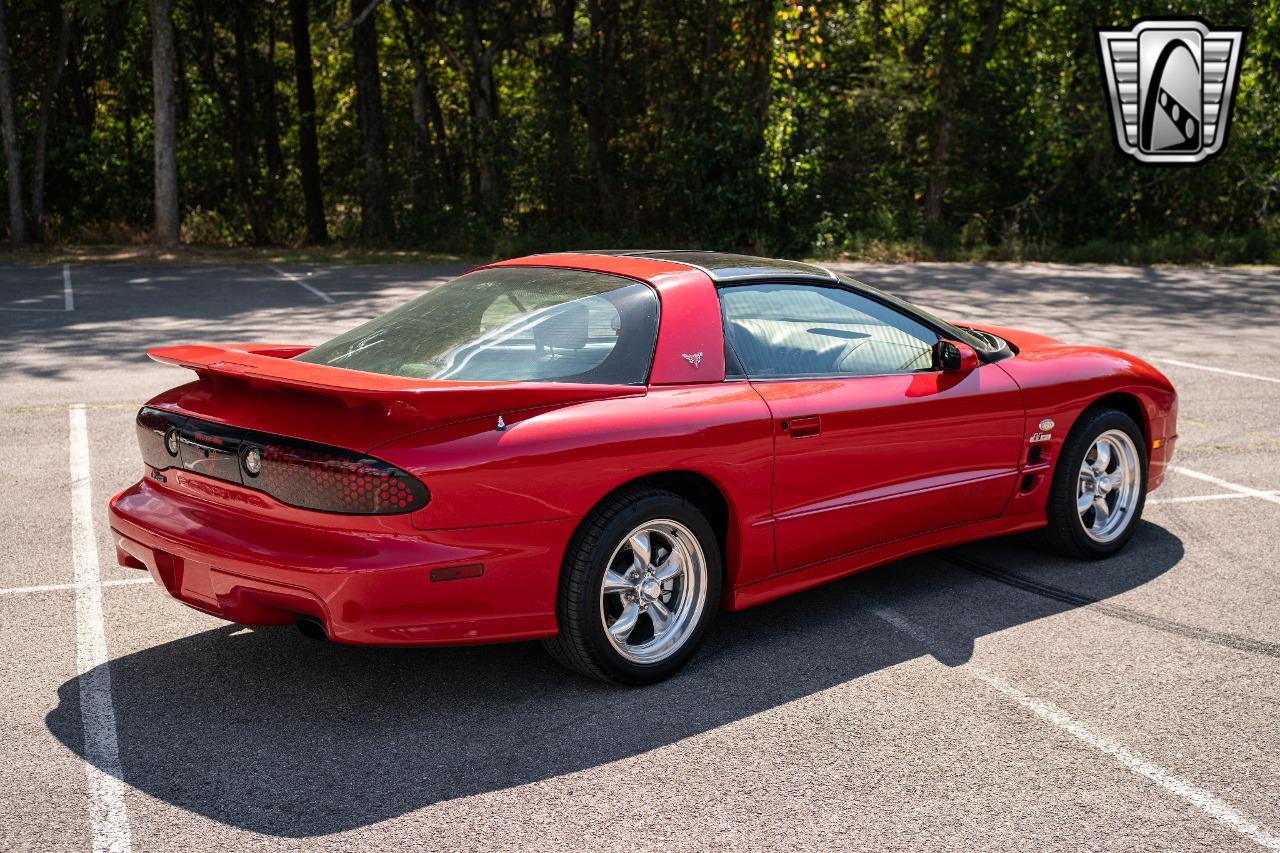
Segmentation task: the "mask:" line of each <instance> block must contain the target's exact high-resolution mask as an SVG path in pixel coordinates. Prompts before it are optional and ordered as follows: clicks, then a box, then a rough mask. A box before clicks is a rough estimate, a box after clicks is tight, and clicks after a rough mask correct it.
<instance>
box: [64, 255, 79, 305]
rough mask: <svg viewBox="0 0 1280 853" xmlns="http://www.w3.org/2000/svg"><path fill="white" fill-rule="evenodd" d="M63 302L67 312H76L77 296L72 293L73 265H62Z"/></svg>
mask: <svg viewBox="0 0 1280 853" xmlns="http://www.w3.org/2000/svg"><path fill="white" fill-rule="evenodd" d="M62 300H63V302H65V303H66V309H65V310H67V311H74V310H76V296H75V294H74V293H72V292H71V264H63V265H62Z"/></svg>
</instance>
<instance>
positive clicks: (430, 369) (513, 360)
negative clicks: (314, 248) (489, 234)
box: [296, 267, 658, 385]
mask: <svg viewBox="0 0 1280 853" xmlns="http://www.w3.org/2000/svg"><path fill="white" fill-rule="evenodd" d="M657 334H658V296H657V294H656V293H655V292H654V291H653V290H652V289H651V288H650V287H648V286H647V285H644V284H640V283H637V282H633V281H631V280H630V279H625V278H620V277H618V276H613V275H608V274H605V273H598V272H588V271H584V270H568V269H556V268H550V267H496V268H492V269H482V270H477V271H475V272H472V273H468V274H467V275H464V276H461V277H459V278H456V279H454V280H453V281H450V282H448V283H446V284H443V285H441V286H439V287H436V288H434V289H432V290H431V291H429V292H428V293H425V294H423V295H422V296H419V297H418V298H417V299H414V300H413V301H411V302H408V303H406V304H405V305H402V306H400V307H399V308H396V309H395V310H393V311H391V312H389V313H387V314H384V315H383V316H381V317H378V318H377V319H375V320H371V321H370V322H368V323H365V324H364V325H362V326H359V327H357V328H355V329H352V330H351V331H349V332H345V333H344V334H341V335H339V336H338V337H336V338H333V339H332V340H330V341H327V342H325V343H323V344H320V345H319V346H317V347H315V348H314V349H311V350H309V351H307V352H305V353H303V354H302V355H299V356H297V357H296V358H297V360H298V361H305V362H311V363H313V364H325V365H329V366H331V367H343V368H347V369H349V370H362V371H365V372H368V373H382V374H388V375H392V376H406V377H413V378H418V379H444V380H458V381H508V382H510V381H530V382H575V383H590V384H600V385H640V384H643V383H644V382H645V381H646V380H647V379H648V375H649V366H650V363H651V362H652V360H653V349H654V345H655V342H656V340H657Z"/></svg>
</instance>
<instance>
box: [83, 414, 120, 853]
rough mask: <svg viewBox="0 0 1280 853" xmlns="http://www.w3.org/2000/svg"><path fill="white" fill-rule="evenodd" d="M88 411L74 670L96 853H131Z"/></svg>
mask: <svg viewBox="0 0 1280 853" xmlns="http://www.w3.org/2000/svg"><path fill="white" fill-rule="evenodd" d="M87 420H88V419H87V416H86V414H85V407H84V406H82V405H75V406H72V407H71V411H70V422H71V423H70V426H71V431H70V436H71V440H70V454H69V457H70V467H71V555H72V563H73V564H74V566H75V589H76V667H77V670H78V672H79V673H80V675H79V677H78V679H77V681H78V682H79V685H80V718H81V721H82V722H83V725H84V759H85V762H84V766H85V772H86V774H87V775H88V780H89V814H90V821H91V828H92V836H93V849H94V853H106V852H107V851H110V853H127V851H128V850H129V849H130V847H131V846H132V841H131V837H130V833H129V814H128V811H127V810H126V808H125V802H124V782H123V781H122V779H123V776H124V773H123V769H122V767H121V764H120V744H119V741H118V735H117V732H116V711H115V705H114V704H113V702H112V699H111V665H110V663H109V662H108V659H107V634H106V628H105V626H104V624H103V619H102V572H101V569H100V567H99V565H98V543H97V540H96V538H95V536H94V532H93V516H94V513H93V489H92V485H91V482H90V479H89V430H88V423H87Z"/></svg>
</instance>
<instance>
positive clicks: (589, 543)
mask: <svg viewBox="0 0 1280 853" xmlns="http://www.w3.org/2000/svg"><path fill="white" fill-rule="evenodd" d="M654 519H671V520H673V521H677V522H679V523H680V524H682V525H684V526H685V527H686V528H688V530H689V531H690V532H691V533H692V534H693V535H694V537H695V538H696V539H697V541H698V544H699V545H700V546H701V548H702V553H703V559H704V561H705V563H706V583H705V586H704V588H705V590H706V593H705V601H704V603H703V606H702V609H701V614H700V616H699V617H698V618H697V620H696V622H695V624H694V626H693V628H692V631H691V633H690V634H689V635H688V636H687V638H686V639H685V641H684V643H683V644H682V645H681V646H679V648H677V649H676V650H674V651H673V652H671V653H670V656H668V657H666V658H664V659H662V660H661V661H659V662H655V663H645V664H640V663H636V662H634V661H632V660H629V659H627V658H626V657H624V656H623V655H622V654H621V653H619V651H618V650H617V649H615V648H614V647H613V645H612V643H611V642H610V640H609V638H608V637H606V635H605V626H604V623H603V621H602V620H601V603H600V594H601V593H600V591H601V585H602V584H603V582H604V573H605V570H606V569H607V568H608V566H606V562H607V561H608V560H609V559H610V557H611V556H612V555H613V553H614V551H615V549H616V548H617V547H618V546H619V544H620V543H621V542H622V540H623V538H624V537H626V536H627V534H628V533H630V532H631V531H633V530H634V529H635V528H636V527H638V526H640V525H642V524H644V523H645V522H646V521H650V520H654ZM720 583H721V567H720V548H719V546H718V544H717V542H716V537H715V533H714V532H713V531H712V529H711V525H710V524H709V523H708V522H707V519H706V517H705V516H704V515H703V514H702V512H701V511H700V510H699V509H698V508H697V507H696V506H694V505H693V504H691V503H690V502H689V501H687V500H685V499H684V498H682V497H680V496H679V495H676V494H672V493H671V492H667V491H663V490H660V489H653V488H643V487H641V488H635V489H625V490H622V491H619V492H616V493H615V494H612V495H610V496H609V497H607V498H606V499H605V500H604V501H602V502H601V503H600V504H599V505H598V506H596V507H595V509H593V510H592V511H591V512H590V513H589V514H588V515H587V517H586V518H585V519H584V520H583V523H582V524H581V525H580V526H579V528H578V530H577V532H576V533H575V534H574V535H573V538H572V539H571V540H570V541H569V546H568V548H566V549H565V555H564V561H563V563H562V564H561V567H560V585H559V590H558V593H557V596H556V621H557V622H558V623H559V627H560V633H559V634H557V635H556V636H555V637H552V638H550V639H548V640H544V641H543V645H544V646H545V647H546V649H547V651H548V652H549V653H550V654H551V656H552V657H553V658H555V660H556V661H557V662H558V663H560V664H561V665H563V666H566V667H568V668H569V669H573V670H576V671H577V672H580V673H582V674H583V675H586V676H588V677H590V678H595V679H598V680H601V681H611V682H614V683H617V684H633V685H638V684H652V683H654V682H657V681H661V680H662V679H664V678H667V677H669V676H671V675H672V674H674V673H675V672H676V671H677V670H679V669H680V668H681V667H682V666H684V665H685V663H687V662H688V660H689V658H691V657H693V655H694V653H695V652H696V651H697V650H698V646H699V644H700V643H701V642H702V639H703V637H705V636H706V632H707V629H708V628H709V627H710V626H711V623H712V622H713V621H714V619H715V614H716V611H717V610H718V609H719V606H720Z"/></svg>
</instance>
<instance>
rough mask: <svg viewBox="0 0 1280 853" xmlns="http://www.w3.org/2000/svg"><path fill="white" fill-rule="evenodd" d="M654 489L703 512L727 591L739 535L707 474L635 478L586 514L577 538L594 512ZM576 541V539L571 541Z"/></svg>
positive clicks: (726, 500) (656, 474)
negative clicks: (627, 493) (622, 494)
mask: <svg viewBox="0 0 1280 853" xmlns="http://www.w3.org/2000/svg"><path fill="white" fill-rule="evenodd" d="M646 487H647V488H654V489H662V490H663V491H667V492H671V493H672V494H674V495H678V496H680V497H682V498H684V499H685V500H687V501H688V502H689V503H691V504H693V505H694V506H695V507H697V508H698V509H699V511H701V512H702V514H703V515H704V516H705V517H706V519H707V523H708V524H710V525H711V530H712V531H713V532H714V533H715V537H716V545H717V546H718V547H719V549H720V571H721V576H722V577H721V580H722V582H723V586H724V588H727V587H728V585H729V584H730V582H731V581H732V579H733V577H734V576H735V574H736V571H735V569H736V562H737V551H738V537H737V536H736V535H735V527H734V518H735V516H734V512H733V507H732V504H731V503H730V501H729V498H728V495H727V494H726V492H725V490H724V488H723V487H721V486H720V485H719V484H718V483H716V482H715V481H714V480H713V479H711V478H710V477H708V476H707V475H706V474H702V473H699V472H697V471H691V470H687V469H675V470H670V471H653V472H650V473H648V474H642V475H640V476H638V477H633V478H632V479H630V480H627V481H625V482H623V483H619V484H618V485H617V486H615V487H613V488H612V489H610V490H609V491H608V492H606V493H605V494H603V495H601V496H600V498H599V499H598V500H597V501H596V502H595V503H593V504H592V505H591V507H590V508H589V509H588V510H587V511H586V512H585V513H583V516H582V519H581V520H580V521H579V522H578V526H577V527H576V528H575V529H574V535H576V534H577V531H578V530H580V529H581V528H582V526H583V525H584V524H586V522H587V519H588V517H590V515H591V513H592V511H594V510H595V508H596V507H598V506H600V504H602V503H605V502H606V501H608V500H609V499H610V498H612V497H613V496H615V495H617V494H618V493H619V492H622V491H626V490H630V489H636V488H646ZM570 539H571V540H572V537H570Z"/></svg>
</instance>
